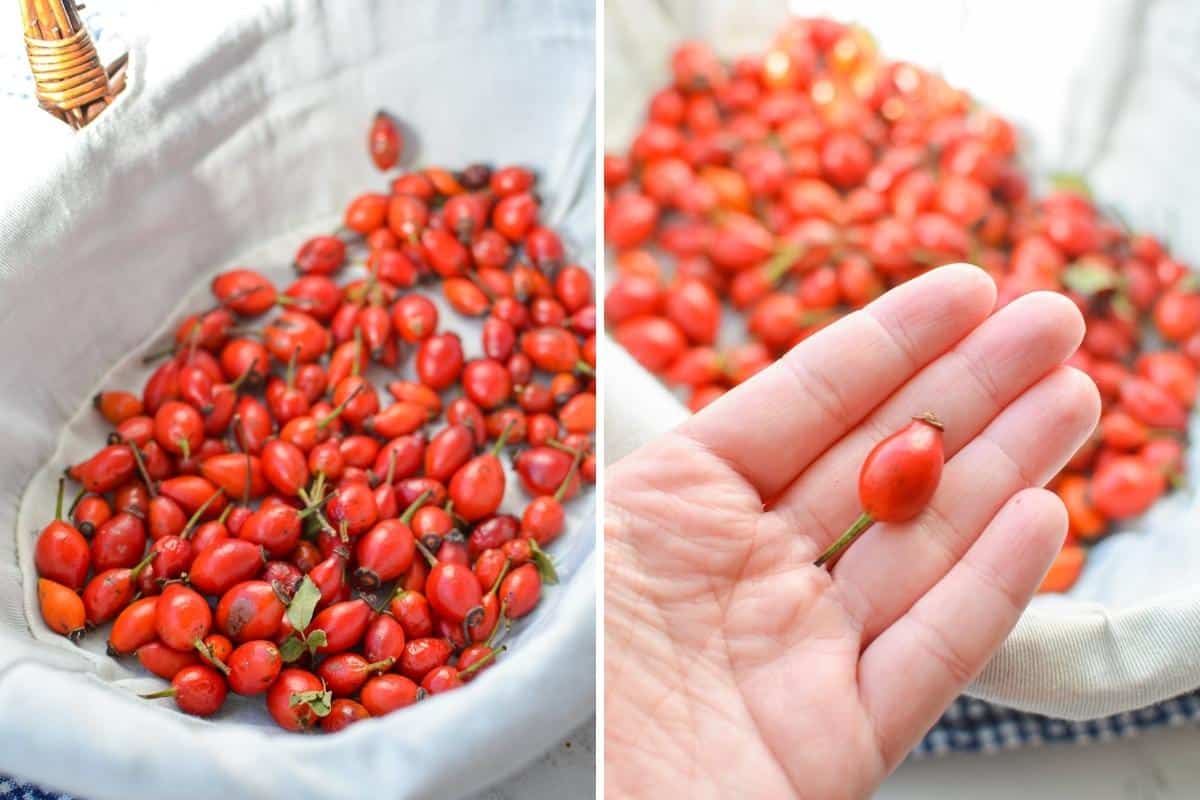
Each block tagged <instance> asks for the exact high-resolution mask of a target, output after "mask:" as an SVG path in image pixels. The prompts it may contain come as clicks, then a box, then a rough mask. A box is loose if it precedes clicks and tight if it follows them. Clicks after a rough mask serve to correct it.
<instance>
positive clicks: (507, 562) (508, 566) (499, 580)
mask: <svg viewBox="0 0 1200 800" xmlns="http://www.w3.org/2000/svg"><path fill="white" fill-rule="evenodd" d="M511 568H512V559H511V558H506V559H504V566H503V567H502V568H501V569H500V574H499V575H497V576H496V580H495V582H494V583H492V588H490V589H488V594H495V593H496V592H498V591H500V584H501V583H503V582H504V576H506V575H508V571H509V569H511ZM507 605H508V603H507V601H505V602H504V603H502V604H501V610H503V609H504V608H505V607H507Z"/></svg>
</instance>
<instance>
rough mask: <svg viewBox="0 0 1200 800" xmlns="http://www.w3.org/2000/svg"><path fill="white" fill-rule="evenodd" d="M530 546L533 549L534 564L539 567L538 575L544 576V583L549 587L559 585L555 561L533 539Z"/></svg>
mask: <svg viewBox="0 0 1200 800" xmlns="http://www.w3.org/2000/svg"><path fill="white" fill-rule="evenodd" d="M529 546H530V547H531V548H532V549H533V563H534V565H535V566H536V567H537V571H538V574H539V575H541V576H542V583H544V584H546V585H547V586H554V585H556V584H557V583H558V570H556V569H555V568H554V559H552V558H551V557H550V556H549V555H548V554H547V553H546V551H545V550H543V549H542V548H540V547H538V546H537V542H534V541H533V540H532V539H531V540H530V542H529Z"/></svg>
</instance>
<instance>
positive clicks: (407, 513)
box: [392, 450, 433, 525]
mask: <svg viewBox="0 0 1200 800" xmlns="http://www.w3.org/2000/svg"><path fill="white" fill-rule="evenodd" d="M392 452H393V453H395V451H394V450H393V451H392ZM432 495H433V489H426V490H425V491H423V492H421V494H420V495H419V496H418V497H417V499H416V500H413V501H412V505H410V506H409V507H408V508H406V509H404V513H403V514H401V515H400V521H401V522H403V523H404V524H405V525H407V524H409V523H410V522H412V518H413V515H414V514H416V513H417V512H418V511H420V510H421V506H423V505H425V502H426V501H427V500H428V499H429V498H430V496H432Z"/></svg>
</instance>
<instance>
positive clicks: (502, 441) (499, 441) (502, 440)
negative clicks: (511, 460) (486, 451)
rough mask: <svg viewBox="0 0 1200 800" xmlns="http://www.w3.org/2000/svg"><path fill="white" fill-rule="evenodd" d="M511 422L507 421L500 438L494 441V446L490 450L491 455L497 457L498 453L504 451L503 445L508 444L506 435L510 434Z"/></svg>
mask: <svg viewBox="0 0 1200 800" xmlns="http://www.w3.org/2000/svg"><path fill="white" fill-rule="evenodd" d="M513 424H514V423H513V420H511V419H510V420H509V421H508V423H507V424H506V425H505V426H504V430H502V431H500V438H498V439H496V446H495V447H493V448H492V455H493V456H499V455H500V451H501V450H503V449H504V445H505V444H506V443H507V442H508V434H509V433H510V432H512V427H513Z"/></svg>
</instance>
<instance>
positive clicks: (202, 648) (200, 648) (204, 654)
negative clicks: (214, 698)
mask: <svg viewBox="0 0 1200 800" xmlns="http://www.w3.org/2000/svg"><path fill="white" fill-rule="evenodd" d="M194 646H195V648H196V650H197V652H199V653H200V658H202V659H204V660H205V661H206V662H208V664H209V665H210V666H212V667H215V668H216V669H219V670H220V671H221V672H222V673H223V674H225V675H228V674H229V666H228V665H227V664H226V663H225V662H224V661H222V660H221V659H219V658H217V654H216V653H214V652H213V649H212V648H211V647H209V646H208V645H207V644H205V643H204V641H203V640H201V639H197V640H196V643H195V645H194Z"/></svg>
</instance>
